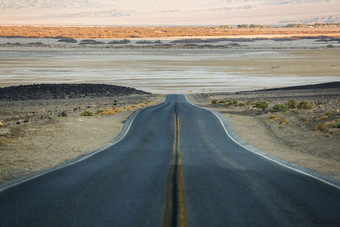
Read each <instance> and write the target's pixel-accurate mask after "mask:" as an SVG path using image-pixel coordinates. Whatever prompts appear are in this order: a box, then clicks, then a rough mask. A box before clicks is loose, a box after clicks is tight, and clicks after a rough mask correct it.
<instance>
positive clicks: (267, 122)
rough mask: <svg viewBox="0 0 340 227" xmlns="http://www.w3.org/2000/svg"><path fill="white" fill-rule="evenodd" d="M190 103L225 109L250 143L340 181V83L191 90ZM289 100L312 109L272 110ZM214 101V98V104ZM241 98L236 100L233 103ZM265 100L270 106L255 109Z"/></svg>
mask: <svg viewBox="0 0 340 227" xmlns="http://www.w3.org/2000/svg"><path fill="white" fill-rule="evenodd" d="M188 98H189V100H190V102H192V103H194V104H197V105H199V106H202V107H205V108H208V109H211V110H216V111H219V112H221V113H222V114H223V115H224V116H225V117H226V118H227V119H228V121H229V122H230V124H231V126H232V128H233V129H234V130H235V132H236V133H237V134H238V136H239V137H240V138H241V139H242V140H244V141H245V142H247V143H248V144H250V145H252V146H254V147H256V148H258V149H259V150H262V151H264V152H266V153H268V154H271V155H274V156H276V157H279V158H281V159H283V160H286V161H289V162H291V163H294V164H297V165H299V166H302V167H305V168H308V169H311V170H313V171H316V172H318V173H321V174H323V175H325V176H328V177H332V178H335V179H340V150H339V145H340V143H339V141H340V128H337V127H335V125H336V122H337V121H339V119H340V83H330V84H328V85H326V86H324V85H318V86H314V87H313V86H300V87H297V88H287V89H273V90H262V91H251V92H236V93H218V94H217V93H211V94H193V95H189V96H188ZM289 99H294V100H296V102H297V104H298V103H299V102H301V101H307V102H308V103H310V104H311V106H310V108H308V109H299V108H288V109H287V110H286V111H282V110H274V109H273V107H274V106H275V105H276V104H285V103H287V102H288V100H289ZM213 100H217V103H216V104H212V102H216V101H213ZM235 101H236V102H237V104H236V103H235ZM259 101H265V102H267V103H268V105H269V106H268V108H265V109H264V110H262V109H258V108H255V107H254V105H255V103H257V102H259Z"/></svg>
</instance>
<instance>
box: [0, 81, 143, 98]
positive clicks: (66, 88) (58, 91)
mask: <svg viewBox="0 0 340 227" xmlns="http://www.w3.org/2000/svg"><path fill="white" fill-rule="evenodd" d="M138 94H150V93H148V92H144V91H141V90H137V89H135V88H130V87H121V86H115V85H107V84H34V85H21V86H11V87H4V88H0V100H7V101H19V100H39V99H65V98H92V97H114V96H122V95H138Z"/></svg>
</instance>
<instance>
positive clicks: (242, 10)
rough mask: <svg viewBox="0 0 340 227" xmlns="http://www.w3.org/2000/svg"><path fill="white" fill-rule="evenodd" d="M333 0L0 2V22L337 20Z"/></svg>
mask: <svg viewBox="0 0 340 227" xmlns="http://www.w3.org/2000/svg"><path fill="white" fill-rule="evenodd" d="M339 9H340V1H339V0H210V1H206V0H188V1H182V0H162V1H159V0H144V1H142V2H141V1H139V0H101V1H99V0H73V1H68V0H16V1H13V0H0V25H1V24H2V25H4V24H6V25H15V24H19V25H29V24H39V25H42V24H46V25H58V24H64V25H112V24H114V25H129V24H130V25H131V24H136V25H137V24H140V25H148V24H150V25H156V24H162V25H167V24H169V25H176V24H178V25H204V24H240V23H262V24H285V23H300V22H302V23H315V22H340V18H339V16H338V15H339V14H338V12H339Z"/></svg>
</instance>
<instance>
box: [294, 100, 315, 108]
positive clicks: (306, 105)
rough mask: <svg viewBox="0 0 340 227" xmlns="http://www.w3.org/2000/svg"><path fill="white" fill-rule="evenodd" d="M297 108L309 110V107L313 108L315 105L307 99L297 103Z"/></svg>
mask: <svg viewBox="0 0 340 227" xmlns="http://www.w3.org/2000/svg"><path fill="white" fill-rule="evenodd" d="M297 108H298V109H304V110H309V109H312V108H313V105H312V104H311V103H310V102H308V101H306V100H303V101H301V102H299V103H298V104H297Z"/></svg>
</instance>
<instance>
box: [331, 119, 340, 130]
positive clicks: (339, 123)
mask: <svg viewBox="0 0 340 227" xmlns="http://www.w3.org/2000/svg"><path fill="white" fill-rule="evenodd" d="M332 127H333V128H340V119H336V120H335V123H334V124H333V125H332Z"/></svg>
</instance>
